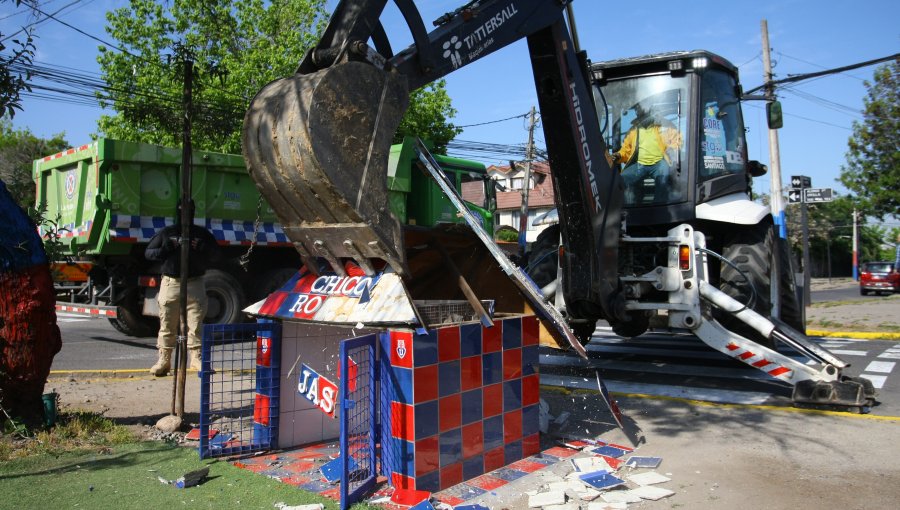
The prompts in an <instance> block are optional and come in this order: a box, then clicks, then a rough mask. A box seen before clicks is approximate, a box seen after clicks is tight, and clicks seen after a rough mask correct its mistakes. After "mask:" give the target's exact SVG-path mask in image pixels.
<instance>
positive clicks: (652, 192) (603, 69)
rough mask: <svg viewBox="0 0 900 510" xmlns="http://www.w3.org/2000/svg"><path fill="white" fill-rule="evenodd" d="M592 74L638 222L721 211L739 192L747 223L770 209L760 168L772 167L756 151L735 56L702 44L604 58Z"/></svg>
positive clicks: (630, 213) (709, 216) (631, 221)
mask: <svg viewBox="0 0 900 510" xmlns="http://www.w3.org/2000/svg"><path fill="white" fill-rule="evenodd" d="M591 74H592V81H593V86H594V99H595V102H596V106H597V112H598V115H599V116H600V125H601V129H602V131H603V137H604V139H605V141H606V144H607V146H608V147H609V148H610V150H611V151H612V153H613V155H615V156H616V161H615V162H616V166H617V169H618V170H619V171H620V172H621V175H622V178H623V181H624V182H625V186H626V189H625V208H626V211H627V225H628V227H629V228H631V227H643V226H651V227H652V226H664V225H672V224H676V223H682V222H694V221H695V220H698V219H699V220H717V219H721V218H723V217H724V216H722V215H721V214H716V213H714V212H713V210H714V209H717V208H721V207H722V206H723V204H726V203H731V202H733V201H735V200H740V201H743V202H744V206H745V207H746V211H745V212H744V214H745V215H746V216H747V217H746V218H745V219H743V220H741V221H740V222H741V223H746V224H749V223H757V222H758V221H760V220H761V219H762V218H763V216H765V215H766V214H767V211H766V210H765V208H764V207H762V206H760V205H758V204H754V203H753V202H751V201H750V176H751V175H752V176H759V175H762V174H763V173H764V171H765V170H764V167H763V166H762V165H760V164H759V163H757V162H751V161H749V160H748V158H747V143H746V140H745V138H744V132H745V129H744V120H743V116H742V113H741V106H740V97H741V89H740V85H739V82H738V70H737V68H736V67H735V66H734V65H732V64H731V63H730V62H728V61H727V60H725V59H724V58H722V57H720V56H718V55H715V54H713V53H710V52H708V51H705V50H694V51H679V52H671V53H664V54H658V55H648V56H643V57H635V58H627V59H620V60H612V61H607V62H596V63H593V64H592V66H591ZM637 146H640V148H641V150H642V151H643V152H650V153H651V154H649V155H644V154H637V153H638V152H639V151H638V150H637ZM623 156H629V157H623ZM657 159H658V161H656V160H657ZM701 204H706V206H705V207H699V206H700V205H701Z"/></svg>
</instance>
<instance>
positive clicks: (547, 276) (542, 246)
mask: <svg viewBox="0 0 900 510" xmlns="http://www.w3.org/2000/svg"><path fill="white" fill-rule="evenodd" d="M558 266H559V224H556V225H550V226H549V227H547V228H545V229H544V230H543V231H541V233H540V234H538V236H537V239H535V241H534V243H533V244H532V245H531V251H530V252H529V253H528V265H527V267H526V273H528V277H529V278H531V280H532V281H533V282H534V283H535V284H537V286H538V287H544V286H545V285H547V284H548V283H550V282H552V281H553V280H555V279H556V273H557V267H558Z"/></svg>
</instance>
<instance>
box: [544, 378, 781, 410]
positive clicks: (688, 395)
mask: <svg viewBox="0 0 900 510" xmlns="http://www.w3.org/2000/svg"><path fill="white" fill-rule="evenodd" d="M603 382H604V384H606V387H607V389H609V391H611V392H615V393H640V394H643V395H653V396H656V397H673V398H685V399H690V400H702V401H705V402H718V403H723V404H762V403H763V402H767V401H770V400H771V399H772V395H770V394H768V393H759V392H750V391H731V390H718V389H710V388H694V387H690V386H676V385H672V384H650V383H637V382H620V381H611V380H608V379H605V380H604V381H603ZM541 384H543V385H547V386H559V387H562V388H578V389H583V390H597V381H595V380H594V379H590V378H585V377H571V376H565V375H556V374H541Z"/></svg>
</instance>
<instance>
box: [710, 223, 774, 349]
mask: <svg viewBox="0 0 900 510" xmlns="http://www.w3.org/2000/svg"><path fill="white" fill-rule="evenodd" d="M773 249H775V231H774V229H773V228H772V225H770V224H767V223H759V224H757V225H755V226H753V227H750V228H746V229H740V230H738V231H737V233H735V234H734V235H733V236H732V237H731V239H729V240H727V242H726V245H725V247H724V248H723V250H722V256H724V257H725V258H726V259H728V260H730V261H731V262H732V263H734V265H735V266H737V268H738V269H740V271H738V270H737V269H735V268H734V267H732V266H731V265H729V264H726V263H724V262H722V269H721V271H720V282H719V288H720V289H721V290H722V292H724V293H726V294H728V295H729V296H731V297H733V298H734V299H736V300H738V301H739V302H741V303H743V304H745V305H747V304H749V303H751V300H752V306H751V308H752V309H753V311H755V312H756V313H758V314H760V315H762V316H763V317H769V316H770V315H771V314H772V298H771V296H770V294H769V293H770V292H771V281H770V280H769V275H770V274H771V271H772V269H773V264H772V257H773V255H774V254H773ZM748 279H749V281H748ZM751 282H752V285H751ZM754 290H755V291H756V292H755V294H754ZM716 317H717V318H718V319H719V322H721V323H722V325H723V326H725V327H726V328H728V329H729V330H731V331H733V332H735V333H737V334H739V335H741V336H743V337H745V338H749V339H750V340H753V341H754V342H756V343H759V344H761V345H764V346H766V347H770V348H771V347H774V342H773V341H772V340H771V339H768V338H764V337H763V336H762V335H761V334H760V333H759V332H758V331H756V330H755V329H753V328H751V327H750V326H748V325H747V324H744V323H743V322H742V321H741V320H740V319H737V318H736V317H733V316H732V315H731V314H728V313H725V312H723V311H721V310H717V311H716Z"/></svg>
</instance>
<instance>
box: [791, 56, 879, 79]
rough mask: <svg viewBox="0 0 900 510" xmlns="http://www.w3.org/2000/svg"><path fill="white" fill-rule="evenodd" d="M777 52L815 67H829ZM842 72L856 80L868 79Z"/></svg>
mask: <svg viewBox="0 0 900 510" xmlns="http://www.w3.org/2000/svg"><path fill="white" fill-rule="evenodd" d="M776 53H778V54H779V55H781V56H782V57H787V58H789V59H791V60H796V61H797V62H802V63H804V64H808V65H811V66H813V67H818V68H819V69H827V67H825V66H823V65H819V64H816V63H815V62H810V61H808V60H803V59H802V58H797V57H792V56H790V55H785V54H784V53H782V52H780V51H776ZM841 74H843V75H844V76H846V77H848V78H853V79H855V80H859V81H866V80H865V79H863V78H860V77H858V76H853V75H852V74H847V73H841Z"/></svg>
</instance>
